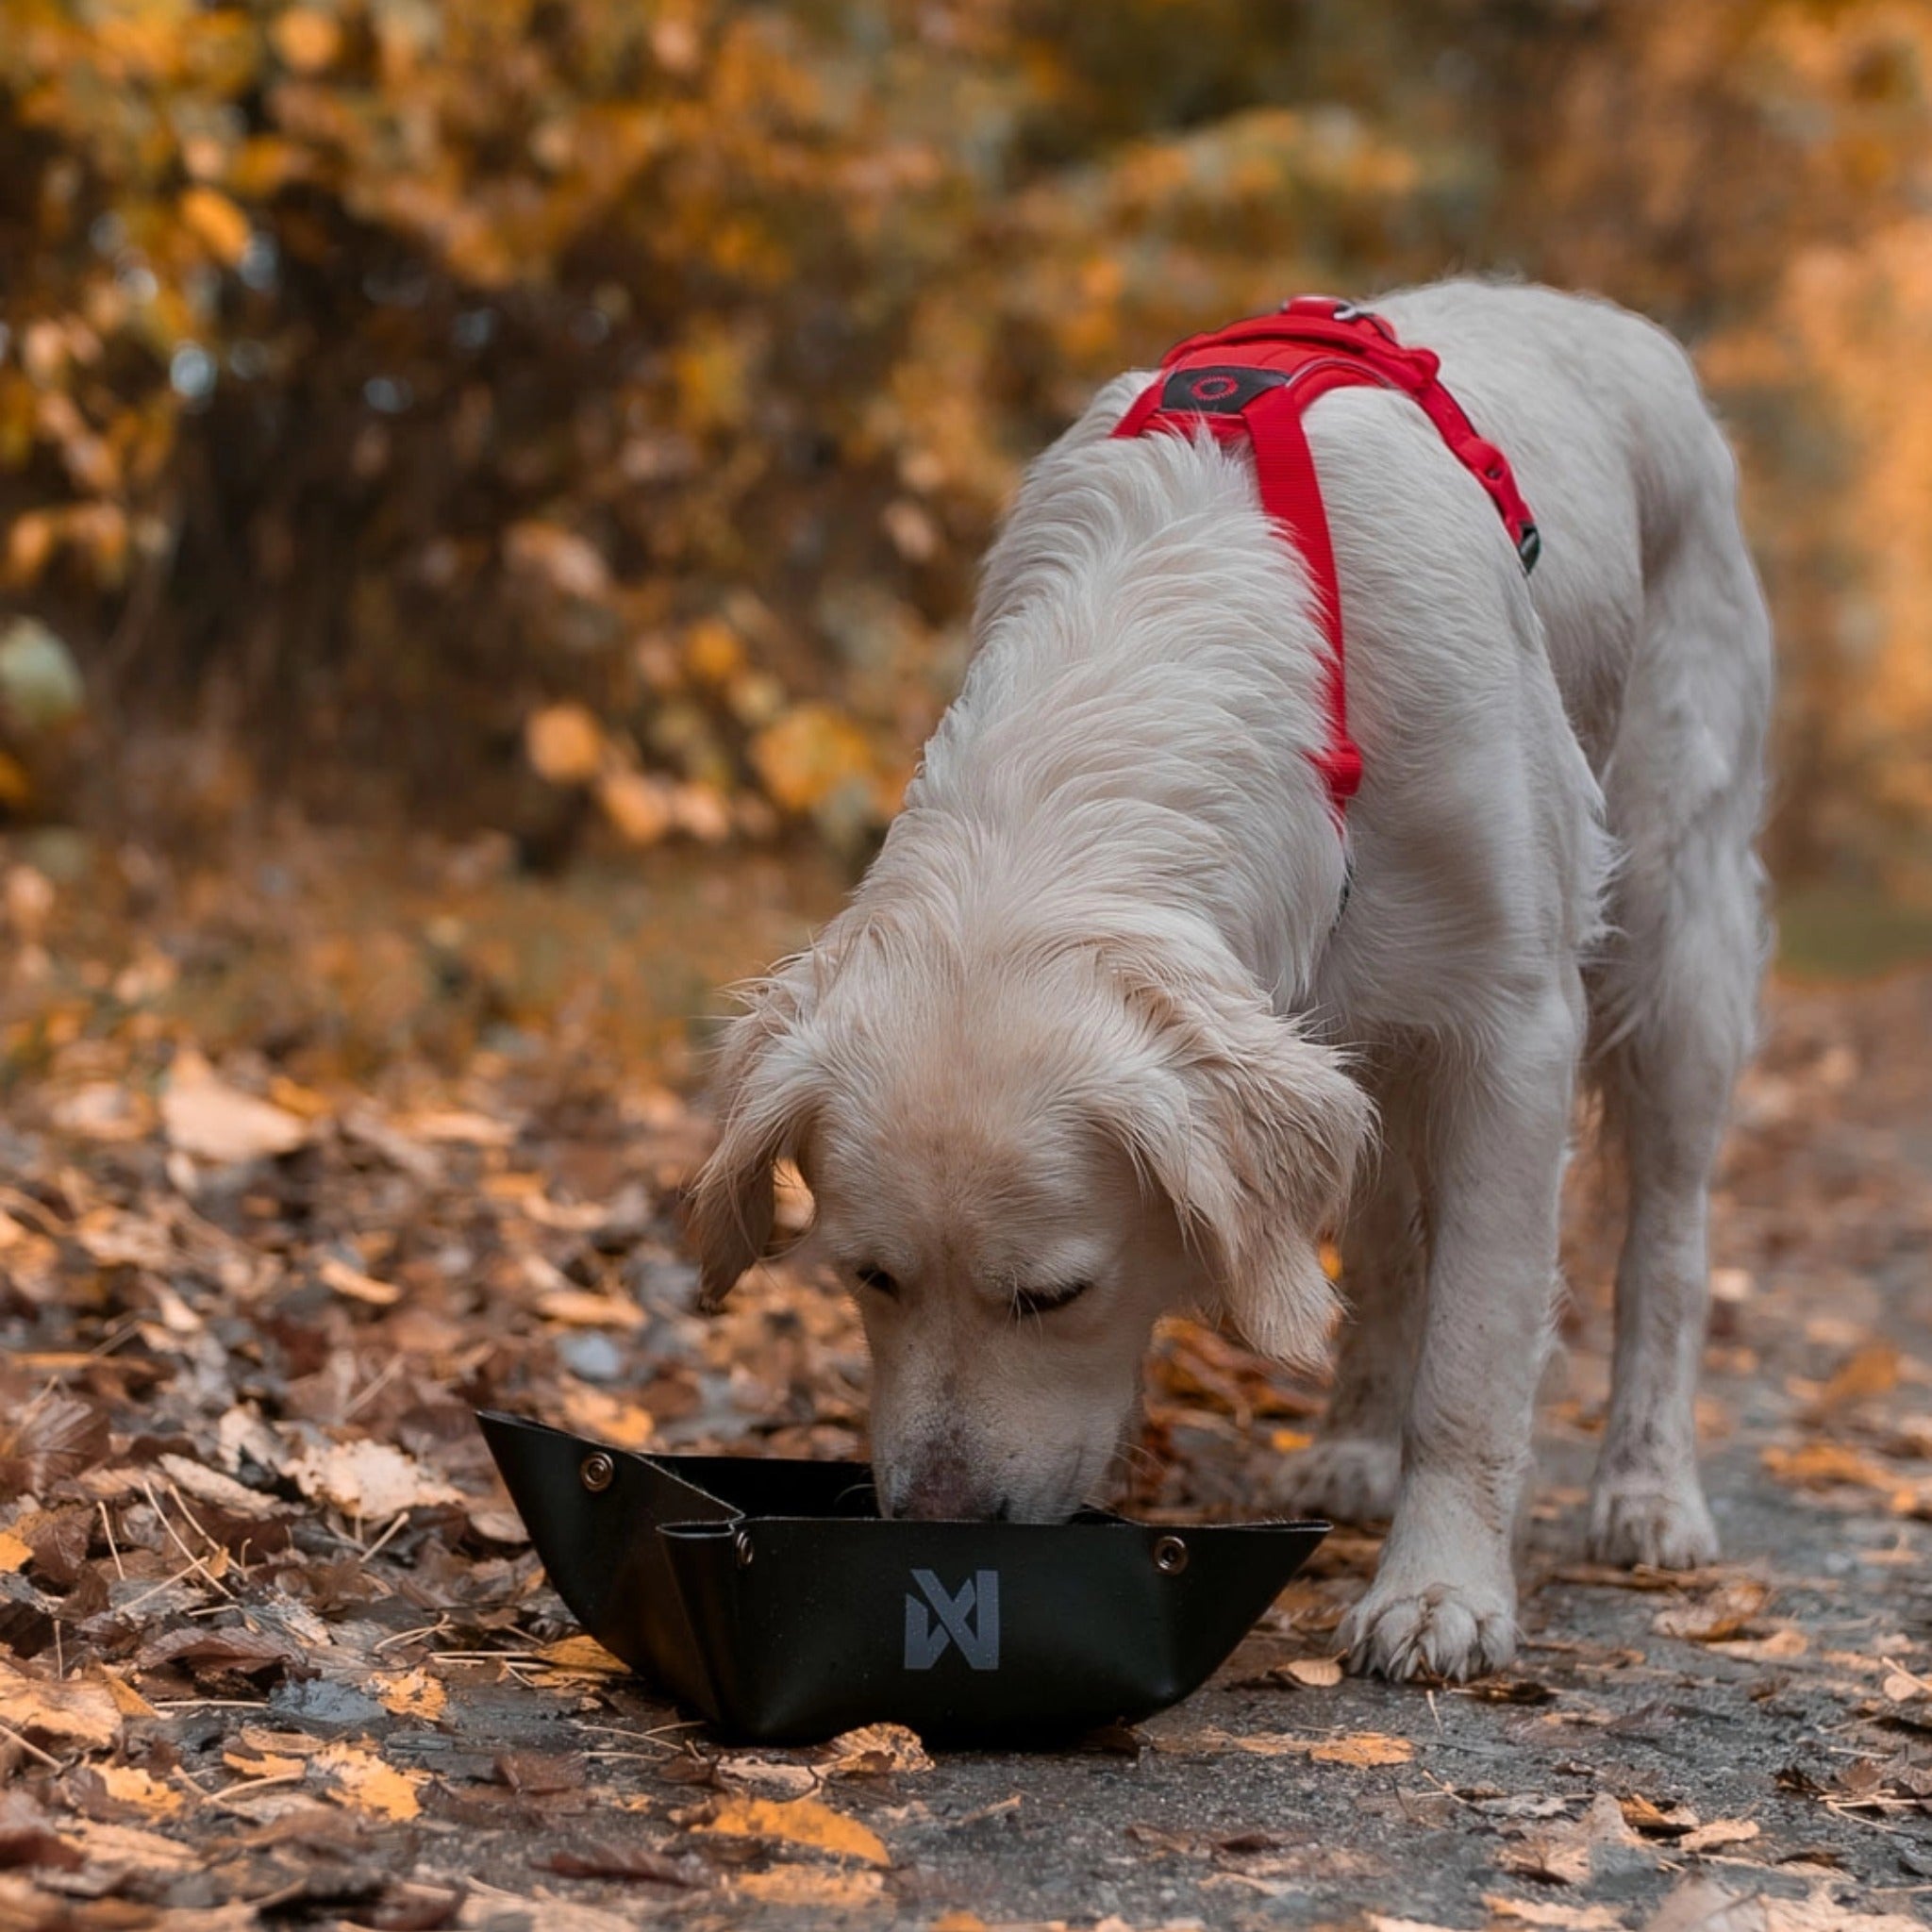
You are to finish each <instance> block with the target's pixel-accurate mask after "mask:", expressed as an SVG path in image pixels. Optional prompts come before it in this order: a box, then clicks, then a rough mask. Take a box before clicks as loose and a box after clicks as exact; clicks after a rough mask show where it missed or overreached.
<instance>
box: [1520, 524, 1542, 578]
mask: <svg viewBox="0 0 1932 1932" xmlns="http://www.w3.org/2000/svg"><path fill="white" fill-rule="evenodd" d="M1516 554H1517V556H1518V557H1520V558H1522V559H1523V575H1524V576H1527V575H1529V574H1530V572H1531V571H1533V570H1534V569H1535V568H1536V560H1537V558H1539V557H1541V555H1542V554H1543V540H1542V536H1541V533H1540V532H1539V531H1538V529H1537V526H1536V525H1534V524H1524V526H1523V535H1522V536H1520V537H1519V538H1517V540H1516Z"/></svg>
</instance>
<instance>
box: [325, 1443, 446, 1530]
mask: <svg viewBox="0 0 1932 1932" xmlns="http://www.w3.org/2000/svg"><path fill="white" fill-rule="evenodd" d="M288 1474H289V1475H290V1476H291V1478H292V1479H293V1481H294V1483H295V1486H296V1487H297V1488H298V1489H299V1490H300V1491H302V1493H303V1494H304V1495H305V1496H308V1497H310V1498H312V1499H313V1500H315V1501H317V1502H324V1503H332V1504H333V1505H334V1506H335V1507H337V1508H338V1509H340V1510H341V1511H342V1512H343V1514H344V1515H347V1516H356V1517H365V1518H366V1517H375V1518H377V1519H381V1520H386V1519H388V1518H389V1517H391V1516H394V1515H396V1514H397V1513H398V1512H399V1511H401V1510H404V1509H415V1508H423V1507H431V1506H434V1505H436V1504H441V1503H460V1502H461V1501H462V1500H463V1497H462V1492H461V1491H459V1490H455V1489H452V1488H451V1487H450V1485H449V1484H448V1483H446V1482H444V1481H443V1480H442V1479H441V1477H440V1476H435V1475H432V1474H430V1473H429V1472H428V1471H427V1470H425V1468H424V1467H423V1465H422V1464H421V1463H420V1462H418V1461H417V1460H416V1458H415V1457H413V1456H409V1455H406V1454H405V1453H404V1452H403V1451H402V1450H400V1449H397V1448H395V1447H393V1446H392V1445H391V1444H390V1443H388V1442H378V1441H373V1440H372V1439H370V1438H369V1437H366V1436H363V1437H358V1438H357V1440H356V1441H351V1442H332V1443H329V1444H328V1445H327V1446H325V1447H318V1448H310V1449H305V1450H304V1451H303V1452H302V1454H301V1455H300V1456H298V1457H295V1459H294V1460H293V1461H292V1462H291V1463H290V1464H289V1468H288Z"/></svg>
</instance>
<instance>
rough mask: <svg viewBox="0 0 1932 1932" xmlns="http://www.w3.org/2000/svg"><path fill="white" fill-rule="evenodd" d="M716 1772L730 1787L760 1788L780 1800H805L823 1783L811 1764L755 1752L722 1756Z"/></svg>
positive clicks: (718, 1761)
mask: <svg viewBox="0 0 1932 1932" xmlns="http://www.w3.org/2000/svg"><path fill="white" fill-rule="evenodd" d="M716 1770H717V1773H718V1775H719V1777H720V1778H721V1779H724V1780H725V1781H726V1782H728V1783H730V1784H735V1785H751V1786H755V1787H758V1788H761V1789H762V1790H766V1791H769V1792H771V1793H772V1794H773V1795H774V1796H776V1797H780V1798H802V1797H804V1796H806V1795H807V1794H808V1792H811V1791H815V1790H818V1788H819V1786H820V1784H821V1783H822V1782H823V1779H822V1778H821V1777H820V1775H819V1774H818V1773H817V1772H816V1771H814V1770H813V1769H812V1767H811V1766H810V1765H808V1764H800V1763H798V1762H797V1761H796V1760H795V1759H792V1758H789V1757H759V1756H758V1754H756V1753H755V1752H740V1753H737V1754H734V1755H731V1756H727V1757H720V1758H719V1759H718V1760H717V1765H716Z"/></svg>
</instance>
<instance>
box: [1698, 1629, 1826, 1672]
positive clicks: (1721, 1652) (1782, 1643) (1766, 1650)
mask: <svg viewBox="0 0 1932 1932" xmlns="http://www.w3.org/2000/svg"><path fill="white" fill-rule="evenodd" d="M1710 1648H1711V1649H1712V1650H1713V1651H1715V1652H1716V1653H1717V1655H1718V1656H1720V1657H1738V1658H1740V1660H1741V1661H1743V1662H1745V1663H1751V1664H1781V1663H1789V1662H1790V1660H1791V1658H1792V1657H1803V1656H1804V1655H1805V1653H1806V1652H1807V1650H1809V1649H1810V1648H1811V1640H1810V1639H1809V1638H1808V1637H1807V1636H1806V1635H1805V1633H1804V1632H1803V1631H1802V1630H1800V1629H1798V1628H1797V1627H1796V1626H1795V1625H1793V1624H1785V1625H1784V1626H1783V1628H1781V1629H1778V1630H1774V1631H1773V1632H1772V1633H1771V1635H1770V1636H1769V1637H1745V1638H1737V1639H1733V1640H1731V1641H1728V1642H1724V1643H1713V1644H1712V1645H1711V1646H1710Z"/></svg>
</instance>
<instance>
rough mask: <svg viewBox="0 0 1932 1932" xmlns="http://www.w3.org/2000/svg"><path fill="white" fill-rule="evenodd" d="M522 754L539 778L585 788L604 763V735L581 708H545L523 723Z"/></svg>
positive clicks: (563, 706)
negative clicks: (523, 753)
mask: <svg viewBox="0 0 1932 1932" xmlns="http://www.w3.org/2000/svg"><path fill="white" fill-rule="evenodd" d="M524 751H525V755H526V756H527V757H528V758H529V760H530V764H531V766H532V768H533V769H534V770H535V772H536V774H537V775H538V776H539V777H540V778H546V779H548V780H549V781H550V783H551V784H553V785H587V784H589V783H590V781H591V779H592V778H594V777H595V776H596V775H597V768H598V767H599V766H600V765H601V764H602V763H603V761H604V733H603V731H602V730H601V729H600V728H599V726H598V724H597V721H596V719H594V718H593V717H591V714H590V712H589V711H587V710H586V709H585V708H584V707H583V706H582V705H569V704H566V705H546V706H545V707H544V708H543V709H542V710H541V711H533V712H532V713H531V714H530V716H529V718H528V719H527V720H525V724H524Z"/></svg>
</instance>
